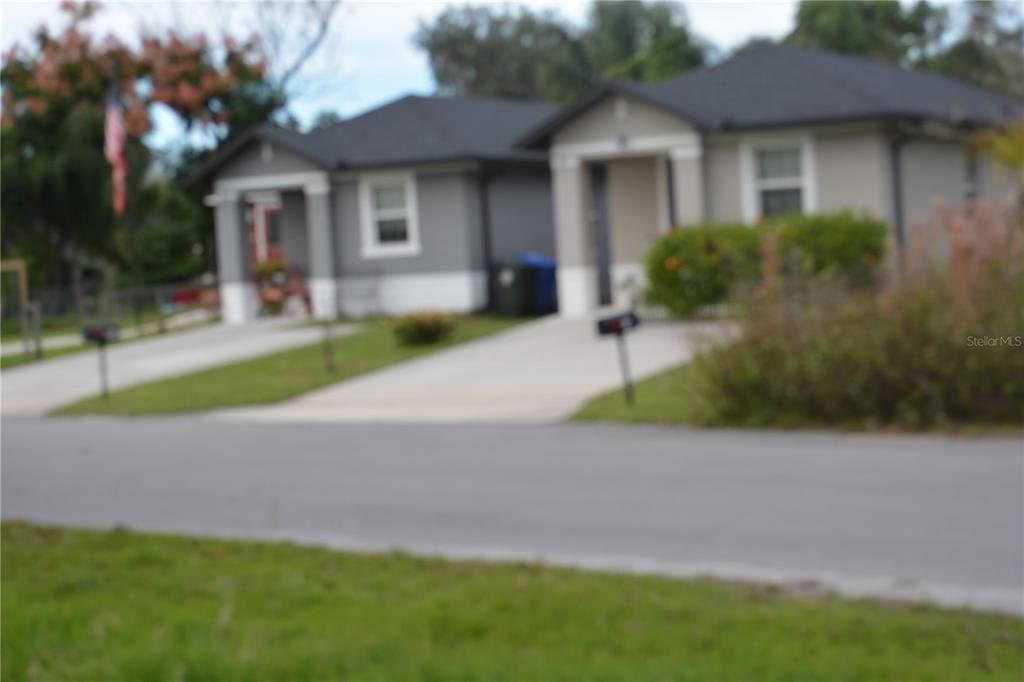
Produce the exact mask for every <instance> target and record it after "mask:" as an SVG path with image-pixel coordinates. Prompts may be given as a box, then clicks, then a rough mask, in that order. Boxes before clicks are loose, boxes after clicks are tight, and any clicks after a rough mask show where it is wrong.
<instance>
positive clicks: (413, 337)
mask: <svg viewBox="0 0 1024 682" xmlns="http://www.w3.org/2000/svg"><path fill="white" fill-rule="evenodd" d="M453 331H455V317H454V316H452V315H449V314H448V313H443V312H437V311H432V310H424V311H421V312H418V313H412V314H411V315H406V316H404V317H400V318H399V319H398V321H397V322H395V336H396V337H397V338H398V342H399V343H400V344H402V345H403V346H422V345H428V344H431V343H437V342H439V341H443V340H444V339H446V338H448V337H449V336H451V334H452V332H453Z"/></svg>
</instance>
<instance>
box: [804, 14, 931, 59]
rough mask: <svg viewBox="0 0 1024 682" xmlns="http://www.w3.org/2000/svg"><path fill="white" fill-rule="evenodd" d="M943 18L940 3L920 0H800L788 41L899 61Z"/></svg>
mask: <svg viewBox="0 0 1024 682" xmlns="http://www.w3.org/2000/svg"><path fill="white" fill-rule="evenodd" d="M944 20H945V11H944V10H943V9H942V8H936V7H933V6H931V5H929V4H928V3H927V2H924V1H923V0H922V1H921V2H918V3H917V4H915V5H914V6H912V7H910V6H908V7H904V6H903V5H901V4H900V3H899V2H898V1H897V0H855V1H852V2H831V1H828V0H802V1H801V3H800V5H799V7H798V8H797V12H796V19H795V26H794V27H793V30H792V32H791V33H790V34H789V36H787V38H786V42H788V43H790V44H793V45H800V46H804V47H817V48H821V49H824V50H831V51H833V52H842V53H845V54H853V55H858V56H862V57H872V58H875V59H882V60H886V61H893V62H902V61H904V60H905V59H907V57H908V55H909V53H910V52H911V51H912V50H913V49H914V48H917V49H922V48H923V47H924V45H925V44H926V43H927V42H928V38H930V37H932V35H933V34H934V30H935V28H934V27H935V26H936V25H937V24H942V23H943V22H944Z"/></svg>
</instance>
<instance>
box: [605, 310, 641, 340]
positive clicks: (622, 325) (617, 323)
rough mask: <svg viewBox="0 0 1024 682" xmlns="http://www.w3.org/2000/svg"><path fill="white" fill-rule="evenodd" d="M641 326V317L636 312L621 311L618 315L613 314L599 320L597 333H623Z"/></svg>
mask: <svg viewBox="0 0 1024 682" xmlns="http://www.w3.org/2000/svg"><path fill="white" fill-rule="evenodd" d="M639 326H640V319H639V318H638V317H637V316H636V313H633V312H627V313H619V314H618V315H612V316H611V317H604V318H601V319H600V320H598V321H597V333H598V334H600V335H601V336H607V335H609V334H622V333H623V332H625V331H627V330H629V329H635V328H636V327H639Z"/></svg>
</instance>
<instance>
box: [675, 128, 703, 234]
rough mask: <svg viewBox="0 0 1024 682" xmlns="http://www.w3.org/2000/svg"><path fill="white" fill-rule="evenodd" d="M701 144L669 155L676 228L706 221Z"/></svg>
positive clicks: (687, 145)
mask: <svg viewBox="0 0 1024 682" xmlns="http://www.w3.org/2000/svg"><path fill="white" fill-rule="evenodd" d="M701 156H702V154H701V146H700V141H699V140H696V141H695V142H694V143H691V144H685V145H679V146H676V147H673V148H672V150H671V152H670V153H669V158H670V160H671V163H672V205H673V208H674V209H675V225H676V226H678V225H694V224H696V223H700V222H703V221H704V220H705V219H706V217H707V214H706V213H705V209H704V167H703V161H702V159H701Z"/></svg>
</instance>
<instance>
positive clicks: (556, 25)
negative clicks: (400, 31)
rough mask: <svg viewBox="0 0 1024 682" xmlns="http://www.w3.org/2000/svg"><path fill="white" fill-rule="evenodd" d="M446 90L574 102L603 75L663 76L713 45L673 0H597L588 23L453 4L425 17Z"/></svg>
mask: <svg viewBox="0 0 1024 682" xmlns="http://www.w3.org/2000/svg"><path fill="white" fill-rule="evenodd" d="M414 44H415V45H416V46H418V47H419V48H420V49H422V50H424V51H425V52H426V53H427V56H428V58H429V60H430V66H431V69H432V71H433V74H434V79H435V81H436V82H437V86H438V89H439V90H440V91H441V92H445V93H449V94H467V95H484V96H495V97H511V98H524V99H546V100H549V101H555V102H567V101H571V100H573V99H575V98H577V97H579V96H581V95H582V94H584V93H586V92H587V90H589V89H590V88H591V87H592V86H593V85H594V83H596V82H597V81H599V80H601V79H611V78H623V79H629V80H636V81H657V80H663V79H665V78H669V77H671V76H674V75H677V74H679V73H681V72H683V71H685V70H686V69H689V68H693V67H695V66H700V65H702V64H704V62H705V61H706V60H707V55H708V52H709V49H710V46H709V44H708V43H707V42H706V41H703V40H701V39H700V38H698V37H696V36H695V35H694V34H693V33H692V32H691V31H690V29H689V24H688V22H687V18H686V13H685V11H684V10H683V8H682V6H681V5H680V4H678V3H671V2H639V1H637V0H631V1H628V2H595V3H593V4H592V5H591V8H590V11H589V14H588V18H587V21H586V24H585V25H584V26H583V27H581V28H576V27H573V26H572V25H570V24H568V23H567V22H565V21H564V20H562V19H561V18H560V17H559V16H558V15H556V14H554V13H552V12H550V11H546V12H534V11H532V10H530V9H528V8H525V7H508V6H504V7H499V6H493V5H482V6H473V5H465V6H460V7H449V8H448V9H446V10H445V11H444V12H442V13H441V14H440V15H439V16H438V17H437V19H436V20H434V21H433V22H423V23H421V24H420V26H419V30H418V31H417V33H416V35H415V37H414Z"/></svg>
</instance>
